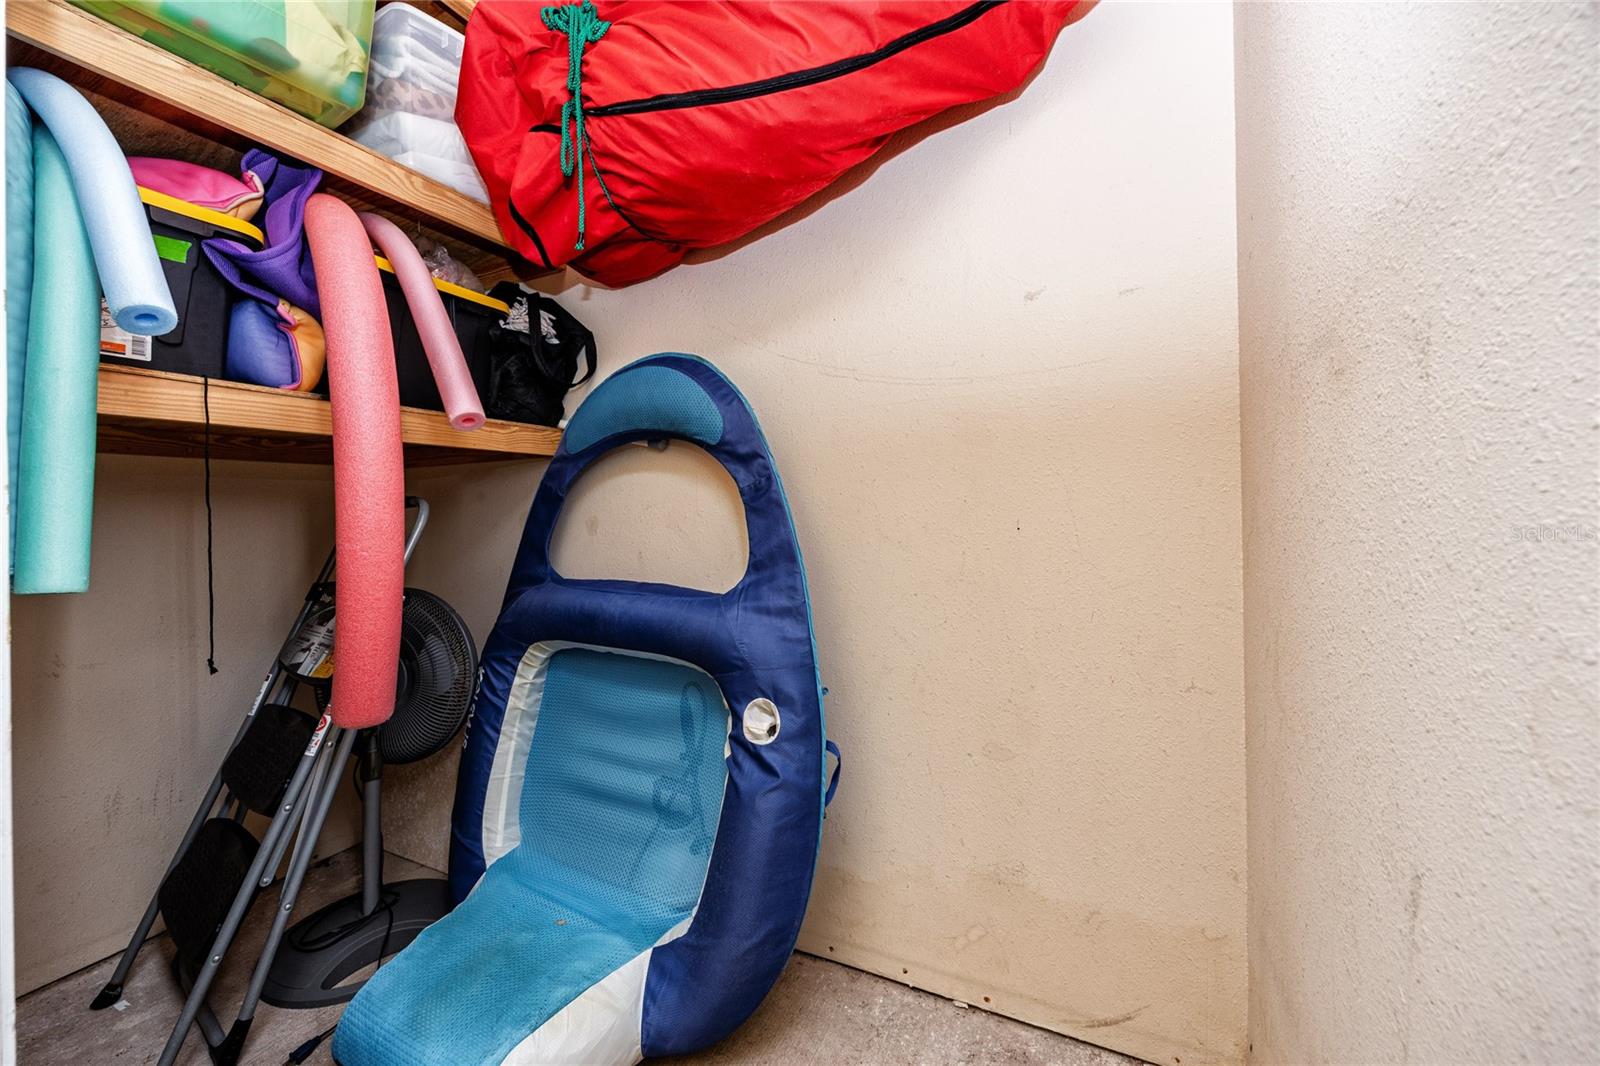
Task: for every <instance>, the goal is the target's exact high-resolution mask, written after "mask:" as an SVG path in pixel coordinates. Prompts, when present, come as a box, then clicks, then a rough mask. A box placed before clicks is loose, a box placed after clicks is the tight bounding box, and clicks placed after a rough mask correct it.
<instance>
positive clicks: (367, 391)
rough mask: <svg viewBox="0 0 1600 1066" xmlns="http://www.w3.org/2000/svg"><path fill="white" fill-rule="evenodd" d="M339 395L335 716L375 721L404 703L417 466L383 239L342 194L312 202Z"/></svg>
mask: <svg viewBox="0 0 1600 1066" xmlns="http://www.w3.org/2000/svg"><path fill="white" fill-rule="evenodd" d="M305 227H306V237H307V239H308V240H309V242H310V245H311V259H312V262H313V263H314V264H315V266H316V271H317V289H318V293H319V295H320V296H321V300H322V328H323V332H324V333H325V334H326V335H327V349H328V355H327V358H328V378H329V386H330V390H329V391H330V399H331V401H332V404H333V502H334V525H333V530H334V551H335V558H336V559H337V567H338V570H337V573H336V575H335V581H336V585H335V588H336V590H337V591H336V592H335V597H336V606H337V608H338V612H339V618H338V624H337V626H335V628H334V637H333V640H334V645H333V657H334V671H333V699H332V702H331V703H330V704H329V708H328V712H329V713H330V714H331V715H332V716H333V721H334V724H335V725H338V726H342V727H345V728H349V729H364V728H367V727H369V726H375V725H380V724H382V723H383V722H384V721H385V720H386V719H388V717H389V715H390V714H392V713H393V712H394V699H395V679H396V671H397V667H398V663H399V661H400V606H401V600H402V596H403V595H404V593H403V591H402V587H403V584H404V568H405V561H404V541H405V472H404V457H403V455H402V454H401V448H400V385H399V381H398V379H397V377H396V375H395V367H394V342H393V340H392V339H391V338H390V335H389V314H388V311H387V310H386V308H385V305H384V298H383V282H382V281H381V280H380V279H379V277H378V267H377V264H375V263H374V262H373V261H372V243H371V242H370V241H369V240H368V239H367V235H366V232H365V231H364V230H363V229H362V228H361V222H360V220H359V219H357V218H356V213H355V212H354V211H353V210H351V209H350V207H349V206H347V205H346V204H345V203H344V202H343V201H342V200H337V199H335V198H334V197H332V196H328V195H327V194H325V193H318V194H317V195H315V196H313V197H311V199H310V200H309V201H308V202H307V203H306V213H305Z"/></svg>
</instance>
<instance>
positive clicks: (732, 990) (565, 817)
mask: <svg viewBox="0 0 1600 1066" xmlns="http://www.w3.org/2000/svg"><path fill="white" fill-rule="evenodd" d="M658 438H678V439H682V440H687V441H691V442H693V443H695V444H697V445H698V446H700V447H702V448H704V449H706V451H708V452H709V453H710V454H711V455H712V456H714V457H716V458H717V459H718V460H719V461H720V462H721V463H722V464H723V465H724V467H725V468H726V469H727V470H728V472H729V473H730V475H732V477H733V479H734V482H735V484H736V485H737V486H738V488H739V492H740V496H741V499H742V500H743V502H744V505H745V511H746V522H747V526H748V530H749V535H750V563H749V568H748V570H747V572H746V574H745V575H744V578H743V579H742V580H741V581H740V582H739V583H738V584H737V585H736V586H735V587H734V588H733V589H731V590H729V591H728V592H726V593H722V594H717V593H711V592H703V591H698V590H692V589H683V588H677V587H673V586H665V585H655V584H645V583H635V582H622V581H578V580H572V579H568V578H564V577H562V576H561V575H559V574H558V573H556V572H555V570H554V569H553V568H552V567H551V565H550V563H549V544H550V536H551V532H552V530H553V528H554V525H555V520H556V518H557V517H558V515H559V513H560V509H561V504H562V502H563V501H564V500H565V498H566V496H567V494H568V492H569V490H570V488H571V486H572V484H573V482H574V481H575V480H576V479H577V477H578V476H579V475H580V474H581V473H582V472H583V471H584V470H585V469H586V468H587V467H588V466H589V465H590V464H592V463H593V461H594V460H595V459H597V458H598V457H599V456H600V455H602V454H604V453H606V452H607V451H610V450H611V449H612V448H615V447H617V446H619V445H621V444H626V443H629V442H632V441H637V440H653V439H658ZM825 744H826V741H825V739H824V735H823V722H822V704H821V692H820V688H819V686H818V684H817V670H816V657H815V650H814V646H813V641H812V635H811V619H810V609H809V605H808V602H807V599H806V587H805V575H804V569H803V566H802V564H801V560H800V553H799V547H798V544H797V542H796V540H795V536H794V530H793V526H792V524H791V521H790V517H789V512H788V507H787V504H786V503H785V501H784V498H783V489H782V485H781V483H780V482H779V480H778V476H777V471H776V468H775V467H774V466H773V465H772V460H771V457H770V455H769V454H768V452H767V447H766V443H765V441H764V440H763V438H762V437H761V433H760V430H759V428H758V426H757V425H756V422H755V418H754V416H753V414H752V413H751V412H750V409H749V407H748V406H747V405H746V404H745V402H744V400H743V398H742V397H740V396H739V394H738V392H737V391H736V390H735V389H734V388H733V386H732V385H731V384H729V383H728V382H727V380H726V379H725V378H723V377H722V375H721V374H720V373H718V372H717V371H716V370H715V369H714V368H713V367H711V366H710V364H708V363H706V362H704V361H702V360H699V359H696V358H694V357H691V356H684V355H659V356H652V357H650V358H648V359H644V360H641V361H639V362H637V363H634V364H632V365H631V366H629V367H626V368H624V369H623V370H621V371H618V372H617V373H616V374H615V375H613V376H612V377H611V378H609V379H607V380H606V381H605V382H604V383H603V384H601V385H600V386H599V387H598V388H596V390H595V391H594V393H593V394H592V395H591V396H590V397H589V398H588V399H587V400H586V401H585V402H584V404H583V405H582V406H581V407H580V408H579V410H578V412H577V413H576V414H575V415H574V416H573V418H572V420H571V423H570V424H569V426H568V429H567V432H566V434H565V436H564V438H563V443H562V446H561V448H560V450H559V452H558V454H557V455H556V457H555V458H554V459H553V460H552V462H551V464H550V468H549V470H548V471H547V472H546V474H545V478H544V480H543V482H542V483H541V485H540V488H539V491H538V494H537V495H536V496H535V499H534V504H533V509H532V512H531V513H530V515H529V518H528V524H527V527H526V530H525V532H524V535H523V540H522V544H521V547H520V548H519V550H518V554H517V559H516V562H515V564H514V566H513V569H512V575H511V580H510V584H509V588H508V590H507V594H506V599H505V603H504V605H503V607H502V610H501V615H500V618H499V620H498V622H497V623H496V625H495V629H494V632H493V633H492V634H491V636H490V639H489V641H488V642H487V644H486V646H485V650H484V656H483V673H482V678H481V681H480V685H479V690H478V694H477V698H476V700H475V703H474V708H473V714H472V717H471V719H470V723H469V727H468V739H467V746H466V750H465V752H464V753H463V756H462V764H461V771H460V777H459V780H458V788H457V795H456V808H455V814H454V819H453V828H452V844H451V864H450V865H451V869H450V877H451V883H452V887H453V890H454V891H455V893H456V895H457V897H458V900H459V905H458V906H457V907H456V909H455V910H454V911H453V912H452V913H451V914H450V915H448V916H447V917H445V918H444V919H442V920H441V921H439V922H438V923H436V924H435V925H434V926H433V927H432V928H430V929H428V930H427V931H426V932H424V933H423V934H422V935H421V936H420V937H418V938H417V940H416V941H415V942H414V943H413V944H412V945H411V946H410V947H408V948H407V949H406V950H405V951H403V952H401V953H400V954H399V955H398V956H396V957H395V958H394V959H393V960H392V961H390V962H389V963H387V964H385V965H384V966H383V967H382V968H381V969H379V971H378V972H377V973H376V975H374V977H373V979H372V980H371V981H370V982H368V984H367V986H366V987H365V988H363V989H362V991H361V992H360V994H359V995H357V997H356V998H355V1000H354V1001H353V1002H352V1003H351V1005H350V1007H349V1008H348V1010H347V1011H346V1013H345V1016H344V1019H343V1020H342V1021H341V1023H340V1025H339V1029H338V1031H337V1033H336V1034H335V1037H334V1046H333V1051H334V1057H335V1058H336V1060H337V1061H338V1062H339V1063H341V1064H342V1066H478V1064H484V1066H487V1064H520V1066H531V1064H536V1063H537V1064H556V1063H560V1064H563V1066H568V1064H573V1063H595V1064H613V1063H614V1064H630V1063H633V1062H637V1061H638V1060H639V1059H640V1058H643V1057H646V1056H654V1055H670V1054H681V1053H685V1052H689V1051H693V1050H697V1049H699V1048H703V1047H705V1046H707V1045H709V1044H711V1043H713V1042H715V1041H716V1040H718V1039H721V1037H723V1036H725V1035H726V1034H727V1033H729V1032H731V1031H732V1030H733V1029H734V1028H735V1027H736V1026H737V1025H738V1024H739V1023H740V1022H742V1021H743V1020H744V1019H745V1018H746V1017H747V1016H748V1015H749V1014H750V1012H751V1011H752V1010H754V1009H755V1007H756V1005H757V1004H759V1003H760V1001H761V999H762V997H763V996H764V995H765V994H766V992H767V990H768V989H769V988H770V987H771V985H772V983H773V981H775V980H776V978H777V976H778V974H779V972H781V970H782V968H783V965H784V962H785V961H786V960H787V958H788V956H789V954H790V952H791V951H792V950H793V947H794V941H795V937H796V936H797V934H798V932H799V927H800V921H801V918H802V917H803V916H804V913H805V904H806V898H807V895H808V894H809V891H810V886H811V878H812V872H813V868H814V866H815V863H816V852H817V845H818V842H819V838H820V833H821V819H822V810H823V807H824V806H825V802H826V799H827V798H829V796H831V792H830V793H829V794H828V795H825V793H824V783H825V782H824V775H823V771H824V747H825ZM827 747H829V748H831V745H827Z"/></svg>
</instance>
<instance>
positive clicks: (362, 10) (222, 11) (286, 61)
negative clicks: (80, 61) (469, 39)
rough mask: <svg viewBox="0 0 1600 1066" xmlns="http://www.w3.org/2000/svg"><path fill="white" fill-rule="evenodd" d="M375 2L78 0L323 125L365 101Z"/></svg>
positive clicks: (345, 115) (333, 123)
mask: <svg viewBox="0 0 1600 1066" xmlns="http://www.w3.org/2000/svg"><path fill="white" fill-rule="evenodd" d="M375 2H376V0H228V2H226V3H219V2H217V0H73V3H75V4H77V5H78V6H79V7H81V8H84V9H85V10H87V11H92V12H93V13H95V14H96V15H99V16H100V17H101V18H103V19H105V20H106V21H108V22H110V23H113V24H114V25H117V26H121V27H122V28H123V29H125V30H127V31H128V32H130V33H133V34H137V35H138V36H140V37H143V38H144V39H145V40H147V41H149V42H150V43H151V44H155V45H158V46H160V47H161V48H164V49H166V50H167V51H169V52H172V53H173V54H174V55H179V56H182V57H183V58H184V59H187V60H189V61H190V62H192V63H194V64H196V65H198V66H201V67H204V68H205V69H207V70H209V71H211V72H212V73H215V74H220V75H221V76H222V77H224V78H227V79H228V80H229V81H231V82H233V83H235V84H236V85H241V86H243V87H244V88H246V89H249V90H251V91H252V92H255V93H259V94H260V95H262V96H265V97H266V98H267V99H269V100H276V101H277V102H278V103H280V104H283V105H284V106H285V107H287V108H290V109H291V110H294V111H298V112H299V113H300V114H302V115H305V116H306V117H307V118H310V119H313V120H315V121H317V122H319V123H321V124H322V125H324V126H337V125H338V124H339V123H341V122H343V121H344V120H345V119H347V118H349V117H350V116H351V115H353V114H355V113H356V112H357V111H359V110H360V109H361V104H362V101H363V99H364V98H365V94H366V85H367V63H368V55H369V53H370V51H371V41H372V20H373V6H374V4H375ZM458 66H459V63H458Z"/></svg>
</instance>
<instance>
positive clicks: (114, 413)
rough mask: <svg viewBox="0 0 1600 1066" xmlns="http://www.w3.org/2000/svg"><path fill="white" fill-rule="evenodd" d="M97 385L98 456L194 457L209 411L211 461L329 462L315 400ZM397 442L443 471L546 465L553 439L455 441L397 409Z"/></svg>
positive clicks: (132, 371) (329, 446)
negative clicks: (481, 465)
mask: <svg viewBox="0 0 1600 1066" xmlns="http://www.w3.org/2000/svg"><path fill="white" fill-rule="evenodd" d="M99 385H100V390H99V401H98V406H99V411H100V436H99V449H100V451H103V452H119V453H124V454H131V455H172V456H184V457H197V456H199V455H201V454H203V452H202V448H203V446H204V442H205V436H206V422H207V418H206V407H207V405H208V403H209V406H210V409H211V414H210V424H211V454H212V456H213V458H218V459H254V460H264V461H269V462H279V463H328V462H332V461H333V436H332V434H333V411H332V407H331V406H330V405H329V403H328V401H327V400H324V399H322V398H321V397H317V396H308V395H306V394H304V393H297V392H284V391H283V390H281V389H267V388H262V387H260V386H257V385H243V384H240V383H239V382H235V381H218V380H216V379H212V381H211V382H210V385H209V388H207V385H206V382H205V381H204V379H202V378H197V377H190V376H189V375H187V374H168V373H164V372H162V371H159V370H140V369H137V368H135V367H124V366H111V365H106V364H101V366H100V382H99ZM208 393H209V395H208ZM400 439H401V440H402V441H403V442H404V444H405V453H406V465H407V466H442V465H446V464H451V463H477V462H492V461H495V460H503V459H530V458H542V457H548V456H551V455H554V454H555V450H556V446H557V445H558V444H559V443H560V442H561V432H560V431H559V430H557V429H553V428H551V427H549V426H530V425H525V424H523V423H521V422H501V421H496V420H490V421H488V422H486V423H484V424H483V425H482V426H480V427H479V428H478V429H475V430H472V431H471V432H468V433H463V432H461V431H460V430H455V429H451V428H450V422H449V420H448V419H446V418H445V416H444V415H443V414H442V413H440V412H438V411H423V410H419V409H418V408H415V407H402V408H401V409H400Z"/></svg>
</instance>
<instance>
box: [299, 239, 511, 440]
mask: <svg viewBox="0 0 1600 1066" xmlns="http://www.w3.org/2000/svg"><path fill="white" fill-rule="evenodd" d="M360 218H361V224H362V225H363V226H365V227H366V230H367V235H368V236H369V237H371V238H372V240H373V242H374V243H375V244H377V246H378V248H379V249H380V250H382V252H383V255H384V258H385V259H387V260H389V265H390V266H392V267H394V274H395V277H397V278H399V279H400V288H401V289H402V290H403V291H404V292H405V294H406V306H408V307H410V308H411V317H412V319H413V320H415V322H416V323H417V334H418V336H420V337H421V338H422V350H423V351H424V352H426V353H427V355H428V365H429V366H430V367H431V368H432V369H433V380H434V384H436V385H438V386H439V398H440V399H442V400H443V401H444V410H445V414H447V415H449V416H450V424H451V425H452V426H454V427H455V428H456V429H463V430H466V429H477V428H478V427H479V426H481V425H483V404H482V402H480V401H479V399H478V389H477V386H475V385H474V384H473V383H472V374H471V373H470V372H468V370H467V359H466V356H464V355H462V354H461V341H460V339H459V338H458V337H457V336H456V330H455V327H454V326H452V325H451V324H450V316H449V315H448V314H446V313H445V309H444V301H443V300H441V299H439V290H438V289H436V288H434V285H433V275H432V274H431V273H429V271H428V265H427V264H426V263H424V262H423V261H422V256H420V255H418V254H417V246H416V245H414V244H412V243H411V240H410V239H409V238H408V237H407V236H406V235H405V234H404V233H402V232H401V231H400V227H399V226H396V225H395V224H394V223H393V222H390V221H389V220H388V219H386V218H384V217H383V216H382V215H374V214H369V213H368V212H365V211H363V212H361V215H360ZM319 276H320V271H319Z"/></svg>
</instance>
